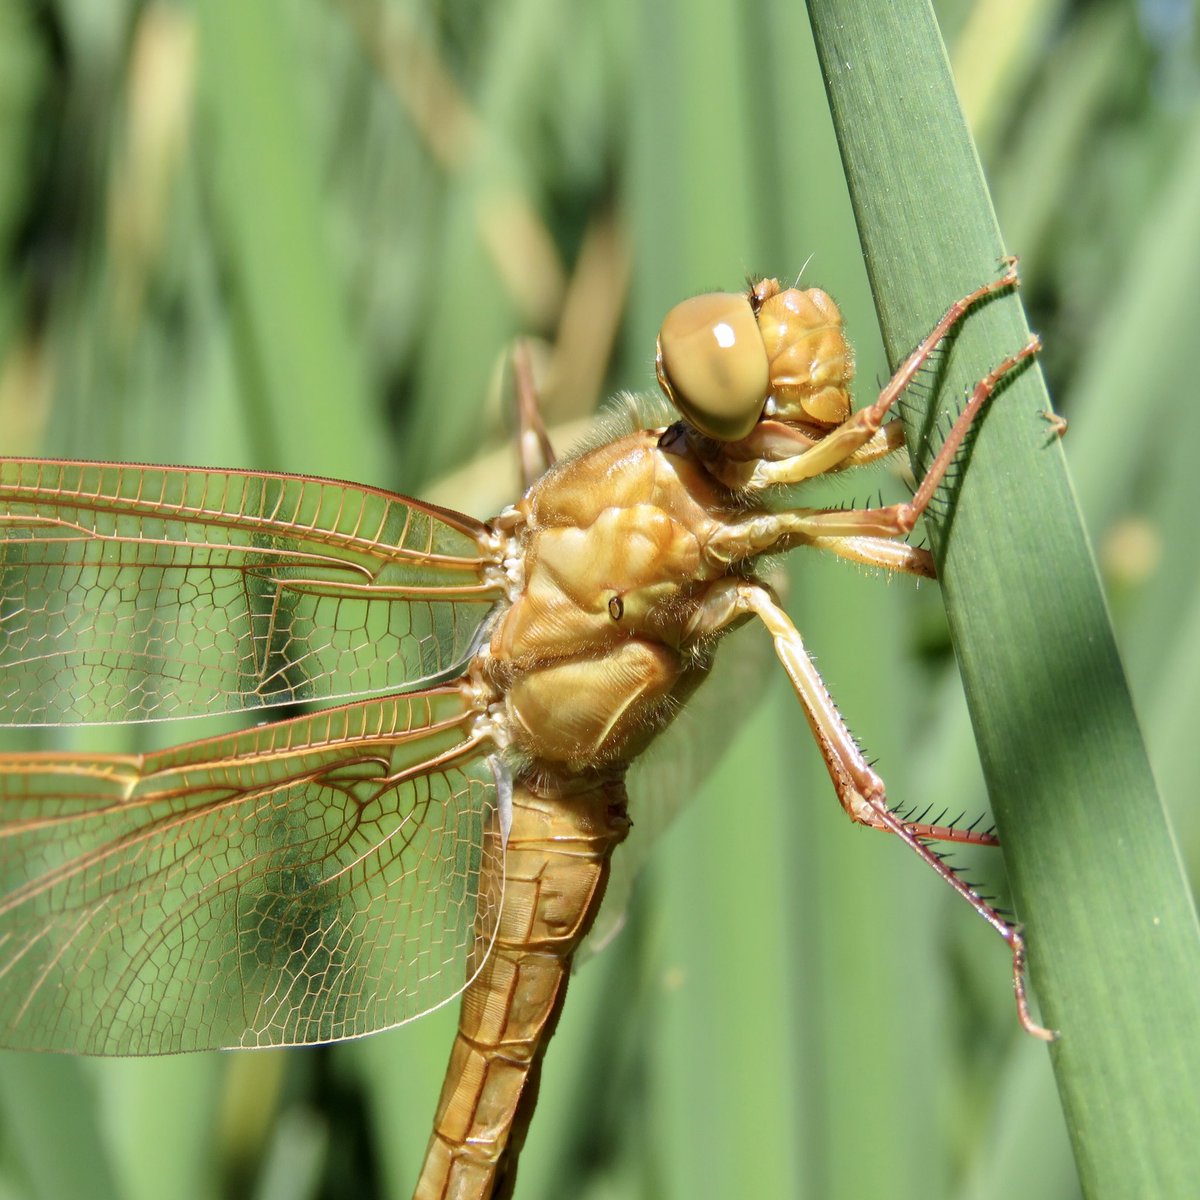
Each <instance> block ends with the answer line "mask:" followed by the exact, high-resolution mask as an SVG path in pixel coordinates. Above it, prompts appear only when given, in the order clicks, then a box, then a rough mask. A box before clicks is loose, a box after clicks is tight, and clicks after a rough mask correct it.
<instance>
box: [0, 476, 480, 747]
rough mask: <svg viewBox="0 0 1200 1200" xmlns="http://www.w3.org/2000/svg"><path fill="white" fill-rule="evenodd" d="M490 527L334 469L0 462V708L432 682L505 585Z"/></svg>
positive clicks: (134, 711)
mask: <svg viewBox="0 0 1200 1200" xmlns="http://www.w3.org/2000/svg"><path fill="white" fill-rule="evenodd" d="M489 538H490V535H489V532H488V530H487V527H486V526H484V525H483V524H481V523H479V522H476V521H473V520H472V519H471V518H468V517H463V516H460V515H458V514H456V513H451V512H449V511H446V510H443V509H438V508H435V507H433V506H431V505H426V504H422V503H421V502H419V501H416V500H410V499H408V498H407V497H403V496H397V495H393V494H391V493H388V492H382V491H377V490H375V489H372V488H366V487H358V486H356V485H353V484H344V483H335V482H333V481H330V480H322V479H310V478H305V477H302V476H294V475H269V474H267V475H264V474H257V473H251V472H243V471H217V470H202V469H192V468H180V467H143V466H132V465H128V464H107V463H73V462H55V461H43V460H29V459H3V460H0V710H3V714H4V716H3V720H4V722H5V723H7V724H13V725H30V724H33V725H38V724H60V723H74V722H84V721H92V722H103V721H114V720H162V719H166V718H171V717H179V716H195V715H201V714H210V713H221V712H237V711H243V710H246V709H252V708H258V707H262V706H272V705H280V704H291V703H295V702H299V701H305V700H327V699H331V698H335V697H349V696H360V695H368V694H374V693H380V692H385V691H392V690H396V689H399V688H404V687H414V686H419V685H421V684H422V683H424V682H428V681H432V680H435V679H437V678H443V677H446V676H447V675H448V674H449V673H452V672H453V671H454V670H455V668H456V667H458V666H459V665H461V663H462V662H463V661H464V660H465V659H466V658H467V657H468V655H469V654H470V653H471V649H472V643H473V639H474V637H475V635H476V633H477V631H478V629H479V627H480V625H481V624H482V622H483V620H484V619H485V617H486V616H487V614H488V612H489V611H490V610H491V608H492V606H493V605H494V604H495V602H496V600H497V598H498V596H499V588H498V586H497V585H496V583H495V581H494V578H493V574H494V573H493V571H492V569H491V568H492V564H493V563H494V561H495V558H496V552H495V551H494V550H493V549H492V548H491V543H490V540H489Z"/></svg>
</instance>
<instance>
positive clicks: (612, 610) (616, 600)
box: [608, 596, 625, 621]
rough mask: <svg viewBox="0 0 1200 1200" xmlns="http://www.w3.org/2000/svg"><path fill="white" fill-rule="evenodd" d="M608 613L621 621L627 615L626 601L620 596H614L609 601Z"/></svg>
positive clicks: (615, 619)
mask: <svg viewBox="0 0 1200 1200" xmlns="http://www.w3.org/2000/svg"><path fill="white" fill-rule="evenodd" d="M608 615H609V616H610V617H612V619H613V620H614V621H619V620H620V619H621V618H622V617H623V616H624V615H625V601H624V600H622V599H621V597H620V596H614V597H613V598H612V599H611V600H610V601H609V602H608Z"/></svg>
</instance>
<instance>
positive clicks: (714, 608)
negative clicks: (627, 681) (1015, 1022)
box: [687, 579, 1055, 1041]
mask: <svg viewBox="0 0 1200 1200" xmlns="http://www.w3.org/2000/svg"><path fill="white" fill-rule="evenodd" d="M748 615H753V616H756V617H758V618H759V620H761V621H762V622H763V624H764V625H765V626H766V627H767V630H768V631H769V632H770V634H771V636H772V639H773V641H774V644H775V653H776V655H777V656H778V658H779V661H780V662H781V663H782V664H783V668H784V670H785V671H786V672H787V675H788V678H789V680H790V681H791V684H792V690H793V691H794V692H795V693H796V697H797V699H798V700H799V701H800V704H801V706H802V707H803V709H804V714H805V716H806V717H807V719H808V724H809V727H810V728H811V729H812V732H813V736H814V737H815V738H816V741H817V745H818V747H819V748H820V751H821V757H822V758H823V759H824V760H825V766H826V769H827V770H828V771H829V776H830V779H831V780H832V781H833V786H834V790H835V791H836V792H837V797H838V800H839V802H840V803H841V805H842V808H843V809H845V811H846V813H847V814H848V815H849V816H850V818H851V819H852V820H854V821H856V822H859V823H861V824H864V825H869V826H871V827H872V828H873V829H883V830H887V831H888V832H890V833H894V834H895V835H896V836H897V837H899V838H900V840H901V841H903V842H904V843H905V844H906V845H907V846H908V847H909V848H910V849H911V850H912V851H913V852H914V853H915V854H917V855H918V856H919V857H920V858H922V859H923V860H924V861H925V862H926V863H928V865H929V866H931V867H932V868H933V869H934V870H935V871H936V872H937V873H938V875H940V876H941V877H942V878H943V879H944V880H945V881H946V882H947V883H948V884H949V885H950V886H951V887H952V888H954V890H955V891H956V892H958V894H959V895H960V896H962V897H963V898H964V899H965V900H966V901H967V902H968V903H969V904H970V905H971V907H972V908H973V909H975V911H976V912H977V913H978V914H979V915H980V916H981V917H983V919H984V920H985V921H987V923H988V924H989V925H991V927H992V928H993V929H995V930H996V931H997V932H998V933H999V934H1000V935H1001V937H1003V938H1004V940H1005V942H1006V943H1007V944H1008V947H1009V950H1010V952H1011V954H1012V969H1013V990H1014V993H1015V997H1016V1002H1017V1016H1018V1019H1019V1020H1020V1022H1021V1026H1022V1028H1024V1029H1025V1030H1026V1031H1027V1032H1029V1033H1031V1034H1033V1035H1034V1036H1035V1037H1039V1038H1042V1039H1043V1040H1047V1041H1050V1040H1053V1038H1054V1036H1055V1035H1054V1034H1053V1033H1052V1032H1051V1031H1050V1030H1048V1029H1045V1028H1044V1027H1043V1026H1041V1025H1039V1024H1038V1023H1037V1022H1036V1021H1035V1020H1034V1019H1033V1017H1032V1015H1031V1014H1030V1011H1029V1003H1028V997H1027V995H1026V991H1025V941H1024V938H1023V936H1022V934H1021V931H1020V929H1018V928H1016V927H1015V926H1013V925H1010V924H1009V923H1008V922H1007V921H1006V920H1005V919H1004V918H1003V917H1002V916H1001V915H1000V913H999V912H998V911H997V910H996V909H995V908H994V907H993V906H992V905H991V904H989V903H988V902H987V901H986V900H985V899H984V898H983V897H982V896H980V895H979V894H978V893H977V892H976V891H975V890H974V889H973V888H972V887H971V886H970V885H969V884H967V883H965V882H964V881H963V880H962V879H960V878H959V877H958V876H957V875H956V874H955V873H954V871H953V870H952V869H951V868H950V867H949V866H947V865H946V863H945V862H943V860H942V859H941V858H939V857H938V855H937V854H936V853H934V851H932V850H931V849H930V848H929V847H928V846H927V845H926V844H925V840H926V839H932V840H936V841H948V842H958V843H967V844H973V845H985V846H994V845H996V844H997V839H996V837H995V835H994V834H992V833H991V832H990V831H988V832H977V831H975V830H974V829H973V828H971V829H958V828H955V827H953V826H944V825H930V824H925V823H923V822H914V821H908V820H905V819H904V818H903V817H901V816H900V815H898V814H897V813H895V812H894V811H893V810H892V809H891V808H890V807H889V805H888V801H887V791H886V789H885V786H884V783H883V780H882V779H881V778H880V776H879V775H877V774H876V772H875V770H874V769H873V768H872V766H871V764H870V763H869V762H868V761H867V760H866V757H865V756H864V755H863V752H862V750H860V749H859V747H858V744H857V743H856V742H855V740H854V736H853V734H852V733H851V732H850V730H849V728H848V727H847V725H846V722H845V720H844V719H843V718H842V715H841V713H840V712H838V709H837V705H836V704H835V703H834V701H833V697H832V696H830V694H829V690H828V688H826V686H825V682H824V680H823V679H822V678H821V676H820V673H819V672H818V671H817V668H816V667H815V666H814V664H813V662H812V659H811V658H810V657H809V655H808V651H807V650H806V649H805V647H804V642H803V640H802V638H801V637H800V633H799V631H798V630H797V629H796V627H795V625H793V624H792V622H791V619H790V618H789V617H788V615H787V613H786V612H784V610H783V609H782V608H781V607H780V606H779V604H778V603H777V601H776V600H775V598H774V596H772V595H771V593H770V591H769V590H768V589H767V588H766V587H764V586H763V585H762V584H760V583H757V582H754V581H749V580H740V579H723V580H720V581H719V582H717V583H716V584H714V585H713V587H712V588H711V589H710V590H709V592H708V594H707V595H706V597H705V600H704V603H703V605H702V607H701V608H700V610H699V611H698V612H697V613H696V615H695V617H694V618H693V620H692V623H691V626H690V627H689V629H688V631H687V635H688V637H689V638H692V637H703V636H704V635H705V634H708V633H712V632H716V631H717V630H720V629H723V628H726V627H728V626H729V625H732V624H734V623H736V622H737V621H738V620H740V619H741V618H743V617H745V616H748Z"/></svg>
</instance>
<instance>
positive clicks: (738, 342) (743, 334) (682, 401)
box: [657, 292, 769, 442]
mask: <svg viewBox="0 0 1200 1200" xmlns="http://www.w3.org/2000/svg"><path fill="white" fill-rule="evenodd" d="M657 367H658V382H659V383H660V384H661V385H662V389H663V391H664V392H666V393H667V396H668V397H669V398H670V399H671V402H672V403H673V404H674V405H675V407H676V408H678V409H679V411H680V413H681V414H682V415H683V416H684V417H685V418H686V419H687V420H688V421H689V422H690V423H691V424H692V425H694V426H695V427H696V428H697V429H698V430H700V432H701V433H704V434H707V435H708V436H709V437H711V438H716V439H717V440H718V441H722V442H736V441H739V440H740V439H741V438H744V437H746V436H747V434H749V432H750V431H751V430H752V429H753V428H754V426H755V423H756V422H757V421H758V418H759V417H760V416H761V415H762V409H763V403H764V402H765V400H766V397H767V386H768V382H769V368H768V363H767V351H766V348H765V347H764V346H763V340H762V335H761V334H760V333H759V331H758V322H757V320H756V319H755V316H754V310H753V309H752V308H751V307H750V298H749V297H748V296H746V295H745V294H744V293H735V292H709V293H708V294H707V295H704V296H693V297H692V299H690V300H685V301H684V302H683V303H682V304H677V305H675V307H674V308H673V309H671V311H670V312H669V313H667V317H666V320H665V321H663V323H662V329H661V330H659V334H658V361H657Z"/></svg>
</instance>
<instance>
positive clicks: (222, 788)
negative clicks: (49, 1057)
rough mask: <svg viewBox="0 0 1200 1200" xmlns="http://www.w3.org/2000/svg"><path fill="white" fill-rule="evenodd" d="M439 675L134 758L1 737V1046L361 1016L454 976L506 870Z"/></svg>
mask: <svg viewBox="0 0 1200 1200" xmlns="http://www.w3.org/2000/svg"><path fill="white" fill-rule="evenodd" d="M475 715H476V714H475V713H474V712H473V711H472V710H471V709H470V708H469V706H468V705H467V703H466V702H465V700H464V698H463V694H462V693H461V692H460V691H459V690H458V689H454V688H440V689H433V690H430V691H426V692H420V693H415V694H412V695H408V696H400V697H388V698H384V699H377V700H369V701H365V702H361V703H357V704H352V705H348V706H345V707H342V708H336V709H332V710H329V711H326V712H323V713H320V714H318V715H316V716H313V717H305V718H301V719H298V720H292V721H285V722H280V723H277V724H274V725H268V726H262V727H260V728H257V729H252V730H246V731H244V732H241V733H237V734H234V735H231V736H228V737H223V738H217V739H212V740H210V741H202V742H194V743H192V744H190V745H187V746H183V747H180V748H178V749H175V750H171V751H168V752H165V753H159V754H153V755H147V756H117V755H111V756H80V755H65V754H64V755H36V756H29V757H23V756H19V755H5V756H3V757H2V758H0V1044H3V1045H6V1046H8V1047H11V1048H20V1049H38V1050H60V1051H70V1052H75V1053H85V1054H112V1055H127V1054H134V1055H142V1054H163V1053H170V1052H173V1051H179V1050H209V1049H215V1048H218V1047H237V1046H282V1045H294V1044H299V1043H311V1042H324V1041H331V1040H336V1039H339V1038H348V1037H357V1036H359V1035H361V1034H365V1033H370V1032H372V1031H373V1030H378V1029H384V1028H387V1027H389V1026H392V1025H396V1024H398V1023H400V1022H402V1021H406V1020H409V1019H411V1018H413V1017H415V1016H418V1015H420V1014H421V1013H424V1012H427V1011H428V1010H429V1009H431V1008H433V1007H436V1006H437V1005H438V1004H440V1003H442V1002H444V1001H445V1000H446V999H448V998H449V997H451V996H453V995H454V994H455V993H457V992H458V991H460V990H461V989H462V987H463V986H464V984H465V983H466V981H467V977H468V974H469V973H471V972H472V971H473V970H474V968H475V967H476V966H477V965H478V964H479V963H481V962H482V961H483V958H484V957H485V956H486V953H487V950H488V949H489V948H490V945H491V940H492V938H493V936H494V931H495V922H496V917H497V914H498V911H499V904H500V890H501V888H502V884H503V852H502V849H501V847H500V840H499V835H498V833H497V825H496V815H495V791H496V789H495V784H494V781H493V776H492V773H491V769H490V766H489V763H488V760H487V757H486V755H487V747H486V745H483V746H481V745H479V744H478V739H477V738H476V737H475V736H473V735H472V732H471V729H472V723H473V721H474V719H475Z"/></svg>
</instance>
